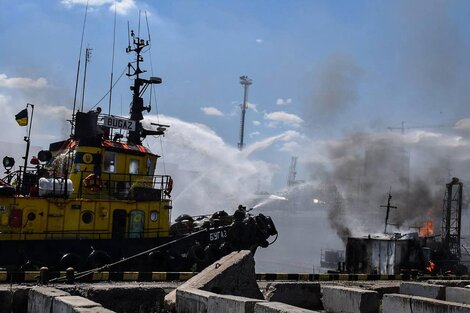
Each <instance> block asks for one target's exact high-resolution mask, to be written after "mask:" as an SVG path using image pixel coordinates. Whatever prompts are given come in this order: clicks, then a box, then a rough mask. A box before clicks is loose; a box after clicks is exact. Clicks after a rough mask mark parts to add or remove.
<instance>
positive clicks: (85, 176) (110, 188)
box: [0, 168, 173, 201]
mask: <svg viewBox="0 0 470 313" xmlns="http://www.w3.org/2000/svg"><path fill="white" fill-rule="evenodd" d="M73 175H75V179H74V181H75V182H74V183H73V185H72V184H71V182H70V181H68V180H65V179H64V178H63V177H59V176H56V175H55V172H52V173H51V172H50V171H47V170H45V169H42V168H41V169H36V168H32V169H29V168H28V171H26V173H24V172H23V170H22V169H20V170H17V171H14V172H11V173H8V174H7V175H6V176H5V177H4V178H3V179H2V180H1V182H0V185H1V184H4V185H5V186H7V187H8V189H7V188H3V192H10V193H11V194H18V195H23V196H44V197H74V198H79V199H82V198H84V199H103V200H106V199H109V200H136V201H159V200H166V199H170V197H171V191H172V187H173V186H172V185H173V181H172V179H171V176H169V175H141V174H129V173H101V175H98V174H96V173H94V172H90V171H80V172H76V173H73ZM77 177H78V179H76V178H77ZM41 178H45V179H47V180H48V182H46V188H44V186H41V184H40V179H41ZM3 187H4V186H3ZM0 192H2V190H0Z"/></svg>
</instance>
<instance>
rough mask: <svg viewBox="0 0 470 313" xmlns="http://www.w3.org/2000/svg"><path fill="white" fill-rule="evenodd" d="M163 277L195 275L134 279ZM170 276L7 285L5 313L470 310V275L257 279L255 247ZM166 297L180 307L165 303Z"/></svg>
mask: <svg viewBox="0 0 470 313" xmlns="http://www.w3.org/2000/svg"><path fill="white" fill-rule="evenodd" d="M48 274H50V275H52V276H51V277H54V276H53V275H55V274H54V273H48ZM23 276H24V277H30V276H32V274H31V275H30V274H28V276H27V275H26V274H25V275H23ZM157 276H158V277H163V276H165V277H180V278H181V277H187V278H190V277H192V278H190V279H189V280H188V281H186V282H181V281H178V282H161V281H160V282H148V281H147V280H145V281H130V280H128V279H127V278H129V277H134V279H136V280H143V279H149V278H150V277H157ZM163 276H162V275H161V274H154V273H133V274H132V275H128V274H126V273H120V274H119V273H106V272H100V273H96V275H95V274H93V275H92V277H100V280H102V278H103V277H108V281H107V282H101V283H79V282H75V283H73V284H70V281H68V283H63V284H62V283H56V282H53V283H51V281H49V285H48V286H47V285H33V284H31V283H30V284H29V285H27V284H25V283H23V285H13V284H11V285H0V313H36V312H40V313H43V312H48V313H72V312H74V313H112V312H116V313H124V312H126V313H134V312H135V313H140V312H158V313H168V312H171V313H173V312H176V313H216V312H217V313H225V312H227V313H284V312H290V313H302V312H304V313H308V312H325V311H326V312H329V313H408V312H409V313H411V312H412V313H421V312H422V313H424V312H426V313H441V312H443V313H445V312H449V313H450V312H454V313H456V312H459V313H470V304H469V302H470V301H469V300H468V299H470V288H469V289H467V288H462V287H456V286H463V285H467V282H468V277H465V278H464V279H460V280H456V279H454V280H452V281H451V280H450V279H449V280H446V279H441V280H436V279H435V278H433V279H432V280H431V279H429V281H428V280H423V281H420V282H413V281H399V280H396V279H397V277H396V276H392V277H390V276H387V275H385V276H383V277H382V276H380V277H378V276H371V275H364V276H359V275H347V274H341V276H340V275H327V276H324V277H323V278H332V279H336V280H326V279H324V280H322V281H318V282H306V281H299V282H294V281H275V282H273V281H256V277H257V275H255V272H254V260H253V256H252V255H251V253H250V252H249V251H241V252H234V253H232V254H230V255H228V256H226V257H224V258H222V259H221V260H219V261H218V262H216V263H214V264H213V265H211V266H209V267H208V268H207V269H206V270H204V271H203V272H201V273H199V274H197V275H196V274H195V273H190V274H188V273H167V274H165V275H163ZM276 276H277V277H282V278H283V279H289V278H293V277H299V278H300V277H302V278H305V277H315V276H310V275H304V274H278V275H276ZM10 277H13V276H10ZM90 277H91V276H90ZM116 277H127V278H126V282H113V281H112V279H110V278H116ZM258 277H259V276H258ZM264 277H274V276H271V275H265V276H264ZM359 278H361V279H362V278H373V279H375V280H359ZM420 278H421V279H422V277H420ZM380 279H384V280H380ZM388 279H390V280H388ZM408 279H409V278H408ZM43 283H44V281H43ZM261 291H263V293H261ZM164 300H165V301H167V300H168V301H170V302H171V303H172V304H173V305H172V306H167V307H166V308H164Z"/></svg>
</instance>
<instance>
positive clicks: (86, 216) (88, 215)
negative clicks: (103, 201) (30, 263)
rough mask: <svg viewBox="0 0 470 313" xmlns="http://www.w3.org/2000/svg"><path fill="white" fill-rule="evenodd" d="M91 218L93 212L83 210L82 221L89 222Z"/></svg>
mask: <svg viewBox="0 0 470 313" xmlns="http://www.w3.org/2000/svg"><path fill="white" fill-rule="evenodd" d="M92 220H93V214H92V213H91V212H90V211H86V212H83V214H82V221H83V223H85V224H90V223H91V221H92Z"/></svg>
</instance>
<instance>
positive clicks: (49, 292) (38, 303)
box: [28, 286, 70, 313]
mask: <svg viewBox="0 0 470 313" xmlns="http://www.w3.org/2000/svg"><path fill="white" fill-rule="evenodd" d="M63 296H70V294H69V293H68V292H65V291H62V290H59V289H56V288H51V287H42V286H39V287H33V288H31V289H30V290H29V292H28V313H43V312H52V307H53V305H52V303H53V301H54V298H56V297H63Z"/></svg>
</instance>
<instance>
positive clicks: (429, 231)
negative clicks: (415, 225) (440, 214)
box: [419, 221, 434, 237]
mask: <svg viewBox="0 0 470 313" xmlns="http://www.w3.org/2000/svg"><path fill="white" fill-rule="evenodd" d="M432 235H434V228H433V226H432V221H426V222H424V224H423V226H422V227H420V228H419V236H420V237H429V236H432Z"/></svg>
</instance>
